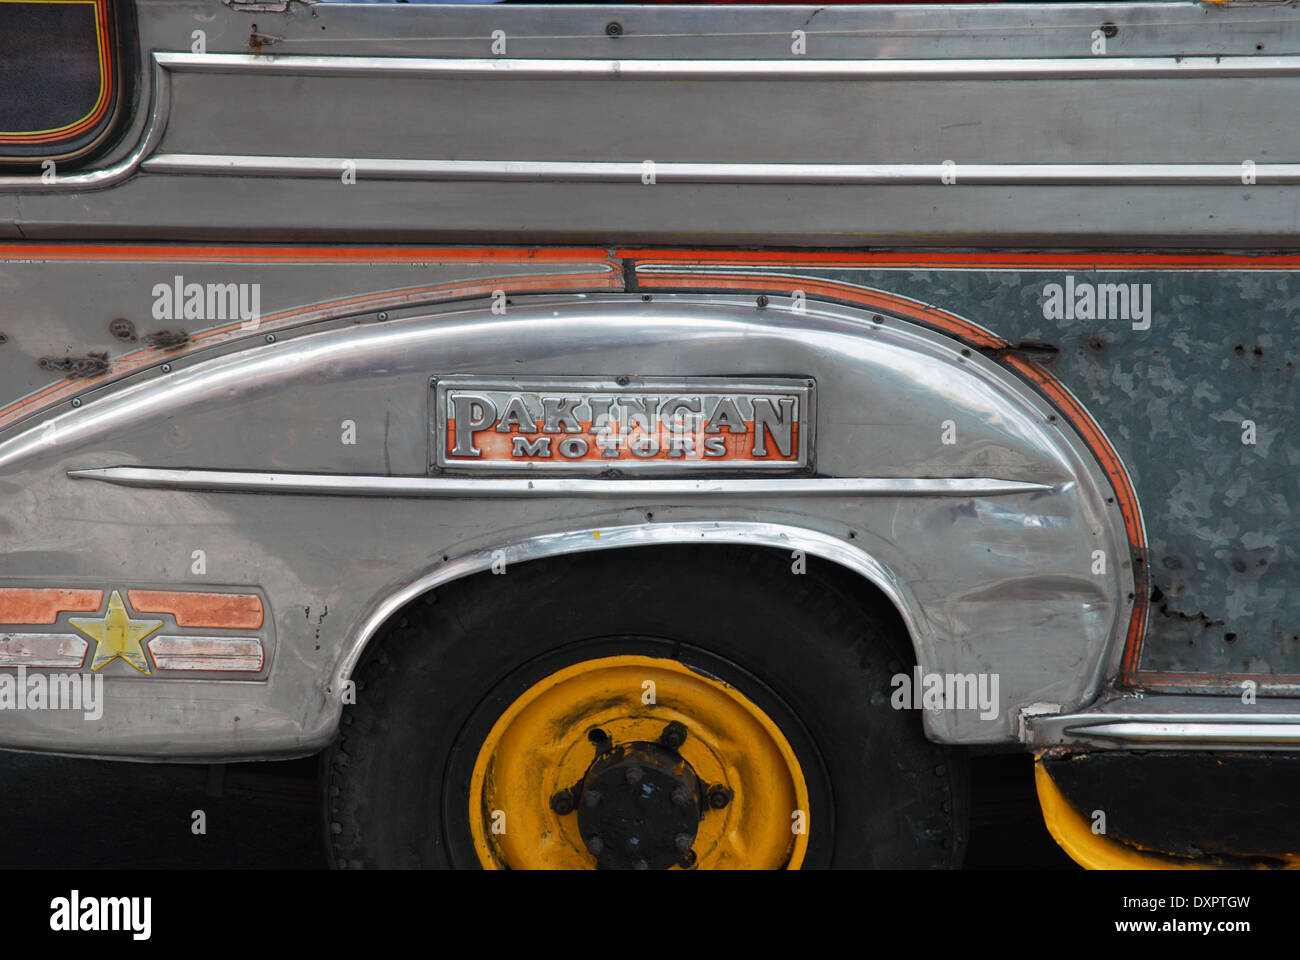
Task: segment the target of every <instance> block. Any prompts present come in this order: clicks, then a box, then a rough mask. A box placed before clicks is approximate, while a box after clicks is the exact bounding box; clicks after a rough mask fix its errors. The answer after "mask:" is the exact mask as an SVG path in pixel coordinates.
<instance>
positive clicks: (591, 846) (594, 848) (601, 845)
mask: <svg viewBox="0 0 1300 960" xmlns="http://www.w3.org/2000/svg"><path fill="white" fill-rule="evenodd" d="M604 849H605V841H604V840H602V839H600V837H592V838H591V839H590V840H588V841H587V852H588V853H589V854H591V855H592V856H593V857H599V856H600V854H601V851H602V850H604Z"/></svg>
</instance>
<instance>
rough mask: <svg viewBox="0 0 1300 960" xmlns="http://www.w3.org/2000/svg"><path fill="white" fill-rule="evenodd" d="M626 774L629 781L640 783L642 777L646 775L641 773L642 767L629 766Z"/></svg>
mask: <svg viewBox="0 0 1300 960" xmlns="http://www.w3.org/2000/svg"><path fill="white" fill-rule="evenodd" d="M626 776H627V782H628V783H640V782H641V777H642V776H644V774H642V773H641V768H640V767H628V768H627V773H626Z"/></svg>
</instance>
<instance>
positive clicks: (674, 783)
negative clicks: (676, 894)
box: [575, 739, 703, 870]
mask: <svg viewBox="0 0 1300 960" xmlns="http://www.w3.org/2000/svg"><path fill="white" fill-rule="evenodd" d="M602 745H605V746H606V750H605V752H603V753H598V754H597V756H596V759H595V760H594V761H592V764H591V766H590V767H589V768H588V770H587V775H586V776H585V777H583V779H582V783H581V784H580V786H579V788H578V789H577V790H576V791H575V793H577V795H578V804H577V807H578V831H579V833H581V835H582V840H583V843H584V844H585V845H586V847H587V851H588V852H589V853H591V855H592V856H594V857H595V858H596V865H597V866H598V867H600V868H602V869H606V870H610V869H612V870H666V869H668V868H669V867H671V866H673V865H674V864H681V865H682V866H689V865H690V864H691V863H692V862H693V861H694V854H693V853H692V851H691V847H692V846H693V845H694V843H695V834H696V832H697V831H698V830H699V826H700V817H701V815H702V810H703V791H702V790H701V788H700V781H699V778H698V777H697V776H696V775H695V771H694V769H692V767H691V765H690V764H689V763H687V762H686V760H684V759H683V758H682V756H681V754H679V753H678V752H677V751H676V750H674V749H671V748H669V747H667V746H664V745H663V744H661V743H650V742H648V741H645V740H641V741H636V742H633V743H628V744H624V745H622V746H617V747H615V746H612V745H609V740H608V739H603V740H602V741H600V742H599V743H598V744H597V750H600V748H601V746H602Z"/></svg>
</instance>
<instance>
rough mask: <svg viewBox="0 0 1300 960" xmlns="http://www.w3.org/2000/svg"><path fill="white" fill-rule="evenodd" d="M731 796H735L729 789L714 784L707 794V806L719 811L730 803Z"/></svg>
mask: <svg viewBox="0 0 1300 960" xmlns="http://www.w3.org/2000/svg"><path fill="white" fill-rule="evenodd" d="M733 796H735V794H733V793H732V792H731V788H730V787H724V786H723V785H722V784H720V783H718V784H714V785H713V786H711V787H709V792H708V799H709V806H710V807H711V808H712V809H714V810H721V809H722V808H723V807H725V806H726V805H727V804H729V803H730V802H731V798H732V797H733Z"/></svg>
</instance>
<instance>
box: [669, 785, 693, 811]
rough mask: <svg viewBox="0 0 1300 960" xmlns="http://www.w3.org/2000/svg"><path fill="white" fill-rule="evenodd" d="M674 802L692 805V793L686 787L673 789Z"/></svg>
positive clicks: (685, 805) (687, 805)
mask: <svg viewBox="0 0 1300 960" xmlns="http://www.w3.org/2000/svg"><path fill="white" fill-rule="evenodd" d="M673 803H675V804H677V806H679V807H690V806H693V805H694V801H693V800H692V799H691V795H690V793H689V792H688V791H687V789H686V788H685V787H678V788H677V789H675V790H674V791H673Z"/></svg>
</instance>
